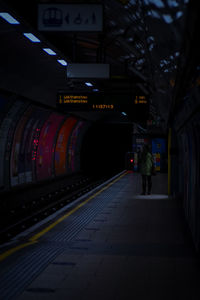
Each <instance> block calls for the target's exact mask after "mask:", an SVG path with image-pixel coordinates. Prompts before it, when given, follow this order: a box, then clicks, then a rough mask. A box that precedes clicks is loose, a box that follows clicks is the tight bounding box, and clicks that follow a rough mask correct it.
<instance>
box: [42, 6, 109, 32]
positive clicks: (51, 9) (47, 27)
mask: <svg viewBox="0 0 200 300" xmlns="http://www.w3.org/2000/svg"><path fill="white" fill-rule="evenodd" d="M38 30H41V31H72V32H80V31H82V32H84V31H92V32H95V31H96V32H101V31H103V6H102V5H101V4H80V3H79V4H77V3H76V4H57V3H55V4H54V3H49V4H39V5H38Z"/></svg>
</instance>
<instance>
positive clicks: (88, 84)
mask: <svg viewBox="0 0 200 300" xmlns="http://www.w3.org/2000/svg"><path fill="white" fill-rule="evenodd" d="M85 85H87V86H93V84H92V83H90V82H85Z"/></svg>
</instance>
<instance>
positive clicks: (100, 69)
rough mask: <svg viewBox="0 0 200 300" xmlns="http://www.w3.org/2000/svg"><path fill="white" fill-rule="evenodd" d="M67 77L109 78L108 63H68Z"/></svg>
mask: <svg viewBox="0 0 200 300" xmlns="http://www.w3.org/2000/svg"><path fill="white" fill-rule="evenodd" d="M67 77H69V78H110V65H109V64H70V63H69V64H68V65H67Z"/></svg>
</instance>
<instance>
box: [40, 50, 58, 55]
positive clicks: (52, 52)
mask: <svg viewBox="0 0 200 300" xmlns="http://www.w3.org/2000/svg"><path fill="white" fill-rule="evenodd" d="M42 49H43V50H44V51H45V52H46V53H47V54H49V55H56V52H54V51H53V50H51V49H50V48H42Z"/></svg>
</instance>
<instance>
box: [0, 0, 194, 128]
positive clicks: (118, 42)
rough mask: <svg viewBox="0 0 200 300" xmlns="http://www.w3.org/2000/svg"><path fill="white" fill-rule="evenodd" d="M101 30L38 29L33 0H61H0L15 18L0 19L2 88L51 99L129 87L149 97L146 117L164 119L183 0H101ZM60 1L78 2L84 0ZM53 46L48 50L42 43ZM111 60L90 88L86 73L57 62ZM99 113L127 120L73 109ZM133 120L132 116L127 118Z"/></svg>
mask: <svg viewBox="0 0 200 300" xmlns="http://www.w3.org/2000/svg"><path fill="white" fill-rule="evenodd" d="M86 2H87V4H90V3H91V4H94V3H98V4H102V5H103V8H104V30H103V31H102V32H66V31H60V32H59V31H56V32H55V31H48V32H46V31H39V30H38V4H42V3H43V4H46V3H52V5H53V4H55V3H60V1H56V0H54V1H45V0H40V1H33V0H29V1H15V0H7V1H0V12H1V13H2V12H5V11H6V12H8V13H10V14H11V15H12V16H13V17H14V18H16V20H18V22H19V24H15V25H12V24H10V23H8V22H7V21H6V20H5V19H4V18H3V17H1V18H0V37H1V47H0V53H1V55H0V75H1V82H0V88H2V89H6V90H10V91H12V92H15V93H16V94H19V95H23V96H25V97H28V98H29V99H31V100H33V101H39V102H41V103H44V104H46V105H49V106H51V107H55V105H56V97H57V92H58V91H59V90H65V91H66V90H69V91H85V92H87V91H92V90H93V89H98V90H99V91H102V92H111V91H115V92H116V93H122V94H123V93H124V94H126V93H127V91H129V90H133V91H135V92H136V93H139V94H145V95H147V96H148V98H149V99H150V118H152V119H155V120H157V121H158V123H159V124H161V125H162V126H164V127H165V126H166V124H167V121H168V115H169V110H170V105H171V101H172V95H173V88H174V85H175V82H176V76H177V70H178V66H179V63H180V61H181V59H182V57H181V53H182V52H181V51H182V44H183V39H184V33H185V22H186V16H187V7H188V2H189V0H101V1H97V0H96V1H89V0H87V1H86ZM62 3H68V4H69V3H73V4H74V3H78V4H80V3H81V4H83V3H85V1H71V0H70V1H68V0H63V1H62ZM25 32H26V33H27V32H29V33H32V34H34V35H35V36H36V37H37V38H38V39H40V41H41V43H33V42H31V41H30V40H28V39H27V38H26V37H25V36H24V35H23V33H25ZM44 47H46V48H47V47H48V48H50V49H52V50H53V51H55V53H56V54H57V55H56V57H55V56H51V55H48V54H47V53H46V52H44V51H43V50H42V48H44ZM58 59H63V60H65V61H66V62H68V63H107V64H110V78H109V79H93V80H91V83H92V85H93V86H92V87H88V86H86V85H85V82H86V80H85V79H71V78H67V76H66V67H65V66H62V65H61V64H60V63H58V61H57V60H58ZM77 114H79V115H80V116H82V117H84V118H87V119H90V120H97V119H101V118H102V117H103V118H104V120H106V118H107V119H113V120H114V121H116V122H117V120H118V121H119V122H126V121H127V119H126V117H124V116H122V115H121V113H112V114H111V113H109V112H106V113H102V112H100V113H98V112H96V113H88V112H77ZM131 121H133V120H131Z"/></svg>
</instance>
